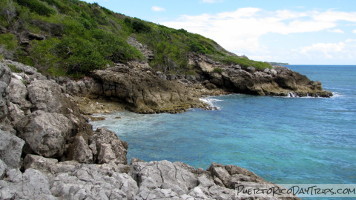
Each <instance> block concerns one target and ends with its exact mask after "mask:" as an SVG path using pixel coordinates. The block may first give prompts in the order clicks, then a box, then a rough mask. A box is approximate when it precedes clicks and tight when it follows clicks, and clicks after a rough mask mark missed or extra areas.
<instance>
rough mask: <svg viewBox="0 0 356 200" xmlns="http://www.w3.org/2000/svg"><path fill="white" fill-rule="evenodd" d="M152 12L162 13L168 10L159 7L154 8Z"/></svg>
mask: <svg viewBox="0 0 356 200" xmlns="http://www.w3.org/2000/svg"><path fill="white" fill-rule="evenodd" d="M151 10H152V11H155V12H161V11H165V10H166V9H165V8H162V7H159V6H152V8H151Z"/></svg>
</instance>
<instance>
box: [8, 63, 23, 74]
mask: <svg viewBox="0 0 356 200" xmlns="http://www.w3.org/2000/svg"><path fill="white" fill-rule="evenodd" d="M7 66H8V67H9V68H10V70H11V71H12V72H15V73H20V72H22V71H21V70H20V69H17V67H16V65H13V64H8V65H7Z"/></svg>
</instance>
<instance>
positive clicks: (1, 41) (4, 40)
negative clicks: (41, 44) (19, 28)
mask: <svg viewBox="0 0 356 200" xmlns="http://www.w3.org/2000/svg"><path fill="white" fill-rule="evenodd" d="M0 45H2V46H4V47H5V48H6V49H7V50H10V51H13V50H16V48H17V46H18V43H17V38H16V36H15V35H14V34H11V33H5V34H0Z"/></svg>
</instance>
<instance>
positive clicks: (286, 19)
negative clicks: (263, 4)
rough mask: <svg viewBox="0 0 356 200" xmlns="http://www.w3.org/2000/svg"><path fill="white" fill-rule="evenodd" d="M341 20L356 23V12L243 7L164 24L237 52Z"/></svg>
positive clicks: (257, 47)
mask: <svg viewBox="0 0 356 200" xmlns="http://www.w3.org/2000/svg"><path fill="white" fill-rule="evenodd" d="M331 16H334V17H331ZM339 20H343V21H350V22H353V21H356V13H347V12H345V13H343V12H329V11H326V12H318V11H307V12H295V11H290V10H277V11H265V10H262V9H259V8H240V9H237V10H235V11H232V12H222V13H217V14H202V15H196V16H188V15H184V16H181V17H180V18H179V19H177V20H175V21H170V22H162V24H164V25H166V26H169V27H173V28H184V29H186V30H188V31H191V32H195V33H199V34H202V35H204V36H206V37H209V38H212V39H214V40H216V41H217V42H218V43H219V44H221V45H222V46H223V47H225V48H227V49H228V50H230V51H234V52H236V53H237V51H243V52H254V51H258V50H260V49H261V48H262V46H261V44H260V42H259V39H260V37H261V36H263V35H266V34H268V33H278V34H290V33H307V32H318V31H323V30H329V29H332V28H335V27H336V26H337V21H339Z"/></svg>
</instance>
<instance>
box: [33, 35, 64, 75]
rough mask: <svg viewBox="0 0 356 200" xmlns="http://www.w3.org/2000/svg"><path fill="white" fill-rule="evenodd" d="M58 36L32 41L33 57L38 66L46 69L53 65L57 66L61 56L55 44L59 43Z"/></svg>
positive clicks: (43, 69)
mask: <svg viewBox="0 0 356 200" xmlns="http://www.w3.org/2000/svg"><path fill="white" fill-rule="evenodd" d="M59 42H60V40H59V39H57V38H50V39H47V40H41V41H32V42H31V46H32V48H31V55H32V56H31V58H32V60H33V63H34V65H35V66H36V67H38V68H39V69H41V70H42V71H46V70H48V69H49V68H51V67H54V66H57V64H58V62H59V58H58V56H57V55H56V53H55V50H54V46H55V45H56V44H59Z"/></svg>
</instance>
